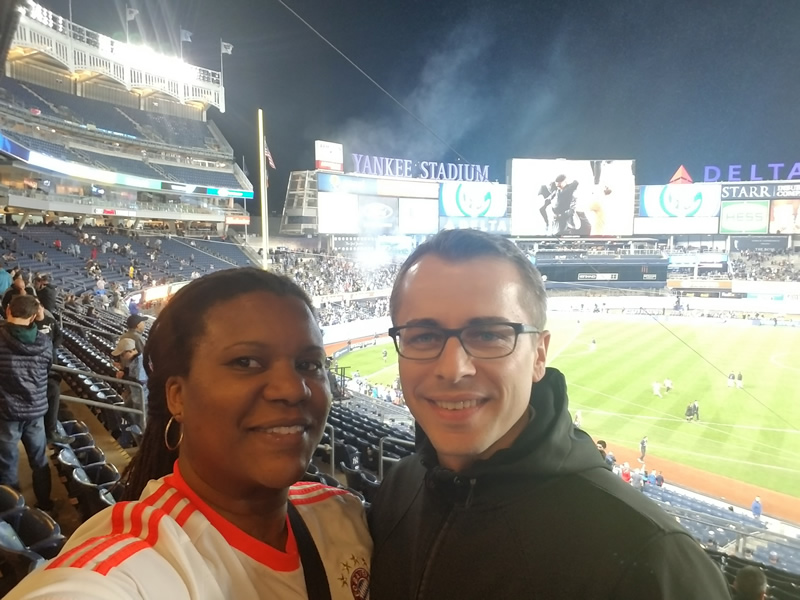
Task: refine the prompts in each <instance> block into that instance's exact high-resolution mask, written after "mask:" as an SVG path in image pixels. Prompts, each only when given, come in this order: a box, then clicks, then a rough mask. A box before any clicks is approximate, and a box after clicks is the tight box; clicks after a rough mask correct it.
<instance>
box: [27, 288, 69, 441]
mask: <svg viewBox="0 0 800 600" xmlns="http://www.w3.org/2000/svg"><path fill="white" fill-rule="evenodd" d="M34 323H35V325H36V328H37V329H38V330H39V331H40V332H41V333H43V334H45V335H46V336H47V337H49V338H50V341H51V343H52V344H53V350H54V351H55V349H56V348H60V347H61V343H62V342H63V339H64V336H63V335H62V333H61V327H60V326H59V324H58V320H57V319H56V318H55V316H54V315H53V313H51V312H50V311H49V310H47V309H46V308H45V307H44V306H43V305H42V301H41V299H39V308H38V310H37V311H36V319H35V320H34ZM60 404H61V375H59V373H58V372H57V371H54V370H53V369H52V368H51V369H50V372H49V373H48V375H47V413H46V414H45V416H44V431H45V434H46V435H47V441H48V442H55V443H58V444H69V443H72V440H73V438H72V437H70V436H65V435H61V434H60V433H59V432H58V428H57V423H58V408H59V405H60Z"/></svg>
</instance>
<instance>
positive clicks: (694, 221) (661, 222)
mask: <svg viewBox="0 0 800 600" xmlns="http://www.w3.org/2000/svg"><path fill="white" fill-rule="evenodd" d="M718 229H719V218H717V217H683V218H681V217H675V218H672V219H671V218H668V217H662V218H658V217H655V218H651V217H636V218H635V219H634V220H633V233H635V234H636V235H678V234H687V235H688V234H711V233H717V230H718Z"/></svg>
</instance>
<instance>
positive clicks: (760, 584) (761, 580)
mask: <svg viewBox="0 0 800 600" xmlns="http://www.w3.org/2000/svg"><path fill="white" fill-rule="evenodd" d="M767 590H768V586H767V576H766V575H765V574H764V571H762V570H761V569H759V568H758V567H755V566H752V565H748V566H746V567H742V568H741V569H739V571H737V573H736V579H734V581H733V585H732V586H731V596H732V598H733V600H765V598H766V597H767Z"/></svg>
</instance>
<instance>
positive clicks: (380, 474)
mask: <svg viewBox="0 0 800 600" xmlns="http://www.w3.org/2000/svg"><path fill="white" fill-rule="evenodd" d="M387 441H388V442H392V443H394V444H400V445H401V446H408V447H409V448H415V443H414V442H410V441H408V440H401V439H400V438H394V437H391V436H388V435H387V436H386V437H382V438H381V439H380V440H379V441H378V481H383V461H385V460H386V461H389V462H393V463H394V462H400V461H399V459H397V458H388V457H387V458H384V457H383V443H384V442H387Z"/></svg>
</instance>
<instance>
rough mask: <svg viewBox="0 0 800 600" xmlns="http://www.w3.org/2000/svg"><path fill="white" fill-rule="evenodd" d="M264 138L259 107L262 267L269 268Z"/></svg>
mask: <svg viewBox="0 0 800 600" xmlns="http://www.w3.org/2000/svg"><path fill="white" fill-rule="evenodd" d="M266 152H267V148H266V141H265V138H264V111H263V110H262V109H260V108H259V109H258V178H259V185H260V187H261V253H262V256H261V268H262V269H265V270H266V268H267V263H268V261H269V224H268V221H267V218H268V216H269V215H268V214H267V190H268V189H269V186H268V184H267V157H266Z"/></svg>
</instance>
